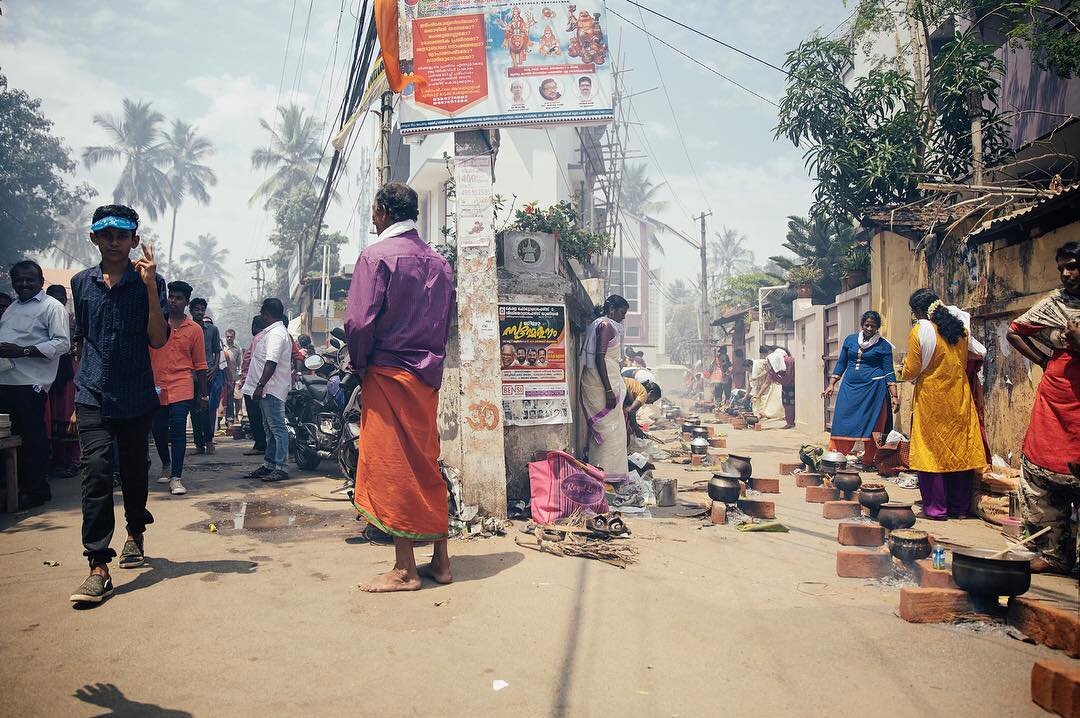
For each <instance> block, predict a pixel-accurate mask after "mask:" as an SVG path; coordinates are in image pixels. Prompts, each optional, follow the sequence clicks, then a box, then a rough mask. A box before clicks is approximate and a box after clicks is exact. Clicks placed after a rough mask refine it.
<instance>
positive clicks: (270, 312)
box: [243, 298, 292, 481]
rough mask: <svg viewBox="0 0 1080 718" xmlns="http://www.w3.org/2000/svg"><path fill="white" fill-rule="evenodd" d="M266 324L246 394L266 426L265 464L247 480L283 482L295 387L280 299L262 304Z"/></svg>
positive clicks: (261, 312) (290, 338)
mask: <svg viewBox="0 0 1080 718" xmlns="http://www.w3.org/2000/svg"><path fill="white" fill-rule="evenodd" d="M260 315H261V316H262V319H263V321H265V322H266V329H265V330H264V331H263V333H262V338H261V339H260V340H259V343H258V345H257V346H256V347H255V350H254V351H253V352H252V354H251V365H250V366H249V367H248V373H247V379H245V380H244V389H243V393H244V395H245V396H250V397H251V398H252V399H253V400H255V401H258V402H259V406H260V408H261V409H262V415H263V426H265V427H266V451H265V453H264V454H263V465H262V466H260V467H259V468H257V469H255V470H254V471H252V472H251V473H249V474H246V475H245V477H244V478H248V479H262V480H263V481H282V480H283V479H287V478H289V466H288V464H287V463H286V461H287V460H288V458H289V432H288V429H287V427H286V426H285V398H286V397H287V396H288V395H289V389H290V387H291V384H292V369H291V360H292V337H290V336H289V330H288V329H286V328H285V321H284V320H285V308H284V307H283V306H282V304H281V300H280V299H274V298H270V299H267V300H265V301H264V302H263V303H262V309H261V310H260Z"/></svg>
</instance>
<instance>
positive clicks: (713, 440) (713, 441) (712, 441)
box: [709, 436, 727, 449]
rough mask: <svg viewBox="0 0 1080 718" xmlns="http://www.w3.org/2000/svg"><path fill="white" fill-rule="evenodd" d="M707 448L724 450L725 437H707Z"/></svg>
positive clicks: (725, 445) (725, 446)
mask: <svg viewBox="0 0 1080 718" xmlns="http://www.w3.org/2000/svg"><path fill="white" fill-rule="evenodd" d="M709 446H711V447H712V448H714V449H726V448H727V437H724V436H711V437H709Z"/></svg>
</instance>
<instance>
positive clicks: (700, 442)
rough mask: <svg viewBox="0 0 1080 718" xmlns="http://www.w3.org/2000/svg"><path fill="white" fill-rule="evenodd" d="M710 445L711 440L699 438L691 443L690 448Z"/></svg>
mask: <svg viewBox="0 0 1080 718" xmlns="http://www.w3.org/2000/svg"><path fill="white" fill-rule="evenodd" d="M708 445H709V440H708V439H706V438H703V437H701V436H698V437H696V438H694V439H693V440H692V441H691V442H690V446H708Z"/></svg>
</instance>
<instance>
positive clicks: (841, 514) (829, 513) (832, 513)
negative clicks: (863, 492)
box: [821, 501, 862, 519]
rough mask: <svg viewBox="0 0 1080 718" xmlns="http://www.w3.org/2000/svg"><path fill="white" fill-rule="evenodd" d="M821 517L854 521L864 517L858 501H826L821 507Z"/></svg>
mask: <svg viewBox="0 0 1080 718" xmlns="http://www.w3.org/2000/svg"><path fill="white" fill-rule="evenodd" d="M821 515H822V516H824V517H825V518H827V519H853V518H856V517H858V516H862V506H860V505H859V502H858V501H826V502H825V503H824V504H822V505H821Z"/></svg>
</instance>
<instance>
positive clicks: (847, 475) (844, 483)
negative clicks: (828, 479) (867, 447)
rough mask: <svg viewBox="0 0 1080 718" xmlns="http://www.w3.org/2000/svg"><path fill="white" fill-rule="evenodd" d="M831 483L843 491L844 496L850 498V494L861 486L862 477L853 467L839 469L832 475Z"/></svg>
mask: <svg viewBox="0 0 1080 718" xmlns="http://www.w3.org/2000/svg"><path fill="white" fill-rule="evenodd" d="M832 485H833V486H834V487H836V488H838V489H840V490H841V491H843V492H844V498H845V499H847V500H849V501H850V500H851V494H852V493H853V492H855V491H858V489H859V487H860V486H862V477H861V476H859V472H858V471H855V470H854V469H840V470H839V471H837V472H836V474H835V475H833V479H832Z"/></svg>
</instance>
